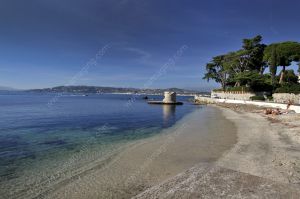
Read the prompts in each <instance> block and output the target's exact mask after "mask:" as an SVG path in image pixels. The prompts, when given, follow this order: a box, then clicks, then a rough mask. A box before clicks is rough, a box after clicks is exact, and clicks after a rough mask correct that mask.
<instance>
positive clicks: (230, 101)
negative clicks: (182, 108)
mask: <svg viewBox="0 0 300 199" xmlns="http://www.w3.org/2000/svg"><path fill="white" fill-rule="evenodd" d="M205 98H207V99H205ZM195 100H202V101H203V102H204V101H205V100H207V101H208V102H209V103H228V104H251V105H256V106H262V107H270V108H280V109H286V108H287V104H281V103H272V102H259V101H248V100H233V99H213V98H209V97H201V96H195ZM289 110H293V111H295V112H296V113H300V106H297V105H291V106H290V107H289Z"/></svg>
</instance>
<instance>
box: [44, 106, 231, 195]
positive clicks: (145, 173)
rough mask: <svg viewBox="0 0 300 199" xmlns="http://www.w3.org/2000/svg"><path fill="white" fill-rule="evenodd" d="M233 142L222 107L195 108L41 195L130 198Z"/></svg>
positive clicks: (207, 159)
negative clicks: (117, 153)
mask: <svg viewBox="0 0 300 199" xmlns="http://www.w3.org/2000/svg"><path fill="white" fill-rule="evenodd" d="M203 115H205V117H203ZM216 121H217V122H216ZM234 143H236V128H235V126H234V125H233V123H232V122H230V121H229V120H227V119H226V118H225V117H224V116H223V114H222V111H221V110H219V109H217V108H215V107H205V108H200V107H199V109H197V110H196V111H194V112H193V113H191V114H189V115H187V116H186V117H185V118H183V119H182V120H181V121H179V122H178V123H177V124H176V125H175V126H173V127H171V128H169V129H166V130H165V132H162V133H161V134H160V135H158V136H155V137H152V138H148V139H145V140H143V141H141V142H138V143H136V144H134V145H132V146H130V147H128V148H127V149H126V150H124V151H123V152H121V153H120V154H119V155H118V156H117V157H115V158H114V159H113V160H112V161H111V162H110V163H109V164H107V165H106V166H105V167H102V168H97V167H95V169H94V170H93V171H91V172H89V173H88V174H86V175H81V176H80V177H78V178H76V179H72V180H71V181H69V182H68V183H66V184H61V186H60V187H57V188H56V189H54V190H51V191H50V192H49V193H47V194H46V195H44V196H45V197H46V198H130V197H133V196H135V195H137V194H139V193H141V192H143V191H145V190H147V188H150V187H152V186H155V185H157V184H159V183H161V182H163V181H165V180H167V179H170V178H172V177H174V176H176V175H177V174H179V173H181V172H184V171H185V170H187V169H189V168H191V167H193V166H194V165H196V164H198V163H201V162H202V163H212V162H215V161H217V160H218V159H219V158H220V157H221V156H222V154H223V153H224V152H225V151H228V150H229V149H230V148H231V147H232V146H233V145H234Z"/></svg>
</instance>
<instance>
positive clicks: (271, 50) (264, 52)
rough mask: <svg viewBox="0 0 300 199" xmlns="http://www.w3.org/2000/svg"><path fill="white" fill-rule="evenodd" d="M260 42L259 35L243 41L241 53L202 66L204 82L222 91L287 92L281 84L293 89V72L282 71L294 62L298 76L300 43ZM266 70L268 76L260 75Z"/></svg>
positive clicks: (228, 55)
mask: <svg viewBox="0 0 300 199" xmlns="http://www.w3.org/2000/svg"><path fill="white" fill-rule="evenodd" d="M261 41H262V37H261V36H260V35H258V36H256V37H254V38H250V39H244V40H243V45H242V49H240V50H238V51H235V52H229V53H227V54H224V55H220V56H216V57H213V60H212V61H211V62H210V63H208V64H207V65H206V70H207V73H206V74H205V76H204V79H207V80H208V81H210V80H214V81H216V82H218V83H221V84H222V90H223V91H225V90H227V91H242V89H241V88H247V89H249V90H251V91H254V92H261V91H268V92H273V91H274V90H275V89H277V88H278V90H283V91H284V90H288V88H286V87H285V86H283V83H284V82H286V83H288V84H290V85H293V86H292V87H293V88H294V87H296V86H295V85H298V82H297V81H298V77H297V75H295V73H294V71H292V70H286V67H287V66H289V65H291V63H292V62H298V65H299V69H298V72H300V63H299V61H300V43H298V42H292V41H287V42H281V43H273V44H270V45H268V46H267V45H265V44H262V43H261ZM280 66H281V67H282V70H281V73H280V76H277V69H278V67H280ZM266 67H269V70H270V73H269V74H265V73H264V71H265V69H266ZM293 90H295V92H296V91H297V89H293Z"/></svg>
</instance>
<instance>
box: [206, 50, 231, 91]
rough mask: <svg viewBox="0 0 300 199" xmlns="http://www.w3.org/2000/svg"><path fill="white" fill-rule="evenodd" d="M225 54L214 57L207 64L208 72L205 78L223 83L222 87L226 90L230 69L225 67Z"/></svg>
mask: <svg viewBox="0 0 300 199" xmlns="http://www.w3.org/2000/svg"><path fill="white" fill-rule="evenodd" d="M224 57H225V56H224V55H220V56H216V57H213V59H212V61H211V62H210V63H208V64H206V71H207V73H206V74H205V75H204V77H203V79H206V80H207V81H210V80H211V79H212V80H214V81H215V82H217V83H221V85H222V89H223V90H224V91H225V89H226V83H227V78H228V70H227V68H226V67H224Z"/></svg>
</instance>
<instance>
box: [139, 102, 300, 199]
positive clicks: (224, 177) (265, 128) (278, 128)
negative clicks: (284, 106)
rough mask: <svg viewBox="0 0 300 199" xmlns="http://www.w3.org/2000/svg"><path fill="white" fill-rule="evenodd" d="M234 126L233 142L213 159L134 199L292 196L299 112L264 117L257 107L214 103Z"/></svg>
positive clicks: (299, 174)
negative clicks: (234, 135)
mask: <svg viewBox="0 0 300 199" xmlns="http://www.w3.org/2000/svg"><path fill="white" fill-rule="evenodd" d="M218 107H219V108H220V109H221V110H222V112H223V114H224V115H225V117H226V118H227V119H228V120H230V121H232V122H234V124H235V126H236V128H237V136H238V139H237V143H236V144H234V146H233V147H232V148H231V149H230V150H229V151H227V152H226V153H224V154H223V156H222V157H221V158H219V159H218V160H217V161H216V162H215V163H213V164H210V165H205V164H204V165H203V164H200V165H196V166H195V167H193V168H191V169H189V170H187V171H186V172H185V173H181V174H179V175H177V176H176V177H175V178H173V179H169V180H167V181H165V182H164V183H161V184H159V185H156V186H154V187H152V188H151V189H148V190H147V191H145V192H144V193H141V194H139V195H138V196H137V197H136V198H223V197H229V198H298V197H299V194H300V192H299V189H300V142H299V141H300V139H299V138H300V133H299V132H300V125H299V118H300V116H299V114H287V115H278V116H265V115H264V114H263V108H259V107H255V106H246V105H228V104H221V105H219V106H218Z"/></svg>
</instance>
